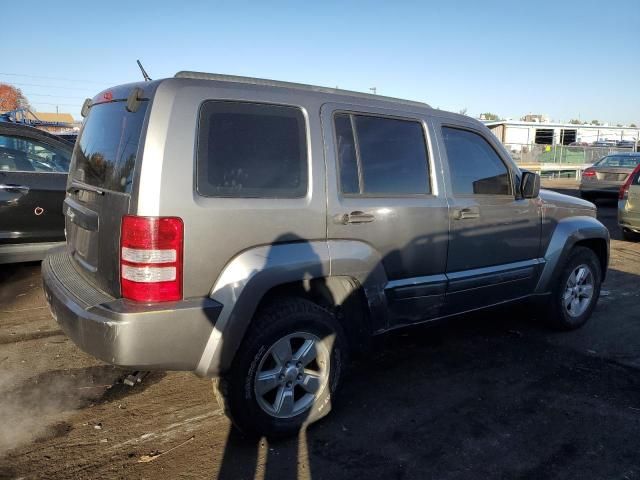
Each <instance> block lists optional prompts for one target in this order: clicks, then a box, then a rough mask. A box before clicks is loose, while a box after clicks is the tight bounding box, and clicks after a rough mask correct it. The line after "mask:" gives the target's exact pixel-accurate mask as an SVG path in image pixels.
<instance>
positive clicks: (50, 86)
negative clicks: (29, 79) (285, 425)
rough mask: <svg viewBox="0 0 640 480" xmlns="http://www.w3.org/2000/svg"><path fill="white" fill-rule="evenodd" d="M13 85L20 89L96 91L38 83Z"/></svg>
mask: <svg viewBox="0 0 640 480" xmlns="http://www.w3.org/2000/svg"><path fill="white" fill-rule="evenodd" d="M12 85H17V86H19V87H42V88H59V89H62V90H86V91H95V90H94V89H92V88H90V87H89V88H82V87H62V86H59V85H42V84H38V83H22V82H19V83H16V82H14V83H13V84H12Z"/></svg>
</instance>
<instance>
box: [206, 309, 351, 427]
mask: <svg viewBox="0 0 640 480" xmlns="http://www.w3.org/2000/svg"><path fill="white" fill-rule="evenodd" d="M295 332H305V333H308V334H312V335H315V336H316V337H318V338H319V339H322V341H326V342H328V343H331V340H330V339H333V342H332V346H331V347H329V348H328V350H329V359H330V360H329V369H328V382H327V385H326V387H325V388H324V389H323V390H322V391H321V392H320V393H319V394H317V396H316V398H315V399H314V400H313V404H312V405H311V406H310V407H309V408H308V409H307V410H306V411H304V412H301V413H300V414H298V415H296V416H293V417H291V418H278V417H275V416H272V415H270V414H268V413H267V412H266V411H265V410H264V409H263V408H262V407H261V406H260V404H259V403H258V399H257V398H256V392H255V376H256V373H257V370H258V368H259V366H260V362H261V361H262V360H263V358H265V357H266V355H267V354H268V352H269V349H270V348H271V346H273V345H274V344H275V343H276V342H278V341H279V340H281V339H282V338H283V337H286V336H287V335H290V334H293V333H295ZM347 362H348V352H347V343H346V339H345V335H344V333H343V330H342V328H341V326H340V324H339V323H338V321H337V320H336V319H335V317H334V316H333V315H332V314H331V313H330V312H328V311H327V310H325V309H324V308H322V307H320V306H318V305H316V304H315V303H313V302H311V301H308V300H306V299H303V298H297V297H293V298H279V299H276V300H274V301H272V302H270V303H269V304H268V305H266V306H264V307H262V308H261V309H260V310H259V311H258V312H257V313H256V316H255V317H254V320H253V321H252V323H251V325H250V326H249V329H248V331H247V333H246V335H245V338H244V340H243V341H242V344H241V345H240V348H239V349H238V352H237V353H236V356H235V358H234V360H233V362H232V365H231V368H230V370H229V371H228V372H227V373H226V374H225V375H224V376H223V377H222V378H220V379H217V380H214V391H215V393H216V398H217V399H218V402H219V403H220V406H221V407H222V408H224V410H225V413H226V414H227V416H228V417H229V418H230V419H231V421H232V422H233V424H234V425H235V426H236V427H237V428H238V429H239V430H240V431H241V432H243V433H244V434H246V435H250V436H257V435H259V436H266V437H267V438H282V437H288V436H292V435H295V434H297V433H298V432H299V431H300V430H301V429H302V428H304V427H306V426H307V425H309V424H311V423H313V422H316V421H317V420H319V419H321V418H322V417H324V416H325V415H327V414H328V413H329V411H330V410H331V406H332V402H333V401H334V398H335V393H336V391H337V389H338V386H339V385H340V380H341V378H342V376H343V374H344V370H345V367H346V365H347Z"/></svg>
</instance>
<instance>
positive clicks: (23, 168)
mask: <svg viewBox="0 0 640 480" xmlns="http://www.w3.org/2000/svg"><path fill="white" fill-rule="evenodd" d="M69 156H70V155H69V152H66V151H64V150H61V149H59V148H56V147H53V146H51V145H47V144H44V143H42V142H39V141H37V140H33V139H31V138H26V137H21V136H14V135H0V171H4V172H54V173H67V172H68V171H69Z"/></svg>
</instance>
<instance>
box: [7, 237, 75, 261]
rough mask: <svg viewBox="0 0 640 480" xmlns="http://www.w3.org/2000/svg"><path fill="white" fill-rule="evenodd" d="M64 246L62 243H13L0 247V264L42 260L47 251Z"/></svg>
mask: <svg viewBox="0 0 640 480" xmlns="http://www.w3.org/2000/svg"><path fill="white" fill-rule="evenodd" d="M61 245H64V242H41V243H13V244H8V245H6V244H5V245H0V264H2V263H21V262H36V261H40V260H42V259H43V258H44V257H45V256H46V255H47V252H48V251H49V250H51V249H52V248H55V247H60V246H61Z"/></svg>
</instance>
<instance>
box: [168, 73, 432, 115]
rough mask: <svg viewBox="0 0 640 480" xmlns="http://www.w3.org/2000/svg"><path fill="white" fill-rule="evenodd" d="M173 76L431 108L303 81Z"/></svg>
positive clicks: (193, 74)
mask: <svg viewBox="0 0 640 480" xmlns="http://www.w3.org/2000/svg"><path fill="white" fill-rule="evenodd" d="M174 77H175V78H190V79H193V80H213V81H218V82H229V83H243V84H248V85H259V86H269V87H281V88H294V89H296V90H306V91H308V92H318V93H328V94H334V95H336V94H337V95H348V96H350V97H359V98H366V99H370V100H382V101H389V102H394V103H401V104H404V105H410V106H414V107H421V108H431V107H430V106H429V105H428V104H426V103H423V102H416V101H413V100H405V99H402V98H394V97H386V96H384V95H374V94H371V93H362V92H354V91H351V90H341V89H339V88H329V87H319V86H316V85H306V84H303V83H294V82H283V81H279V80H268V79H263V78H252V77H240V76H236V75H222V74H218V73H204V72H190V71H180V72H178V73H176V74H175V76H174Z"/></svg>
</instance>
